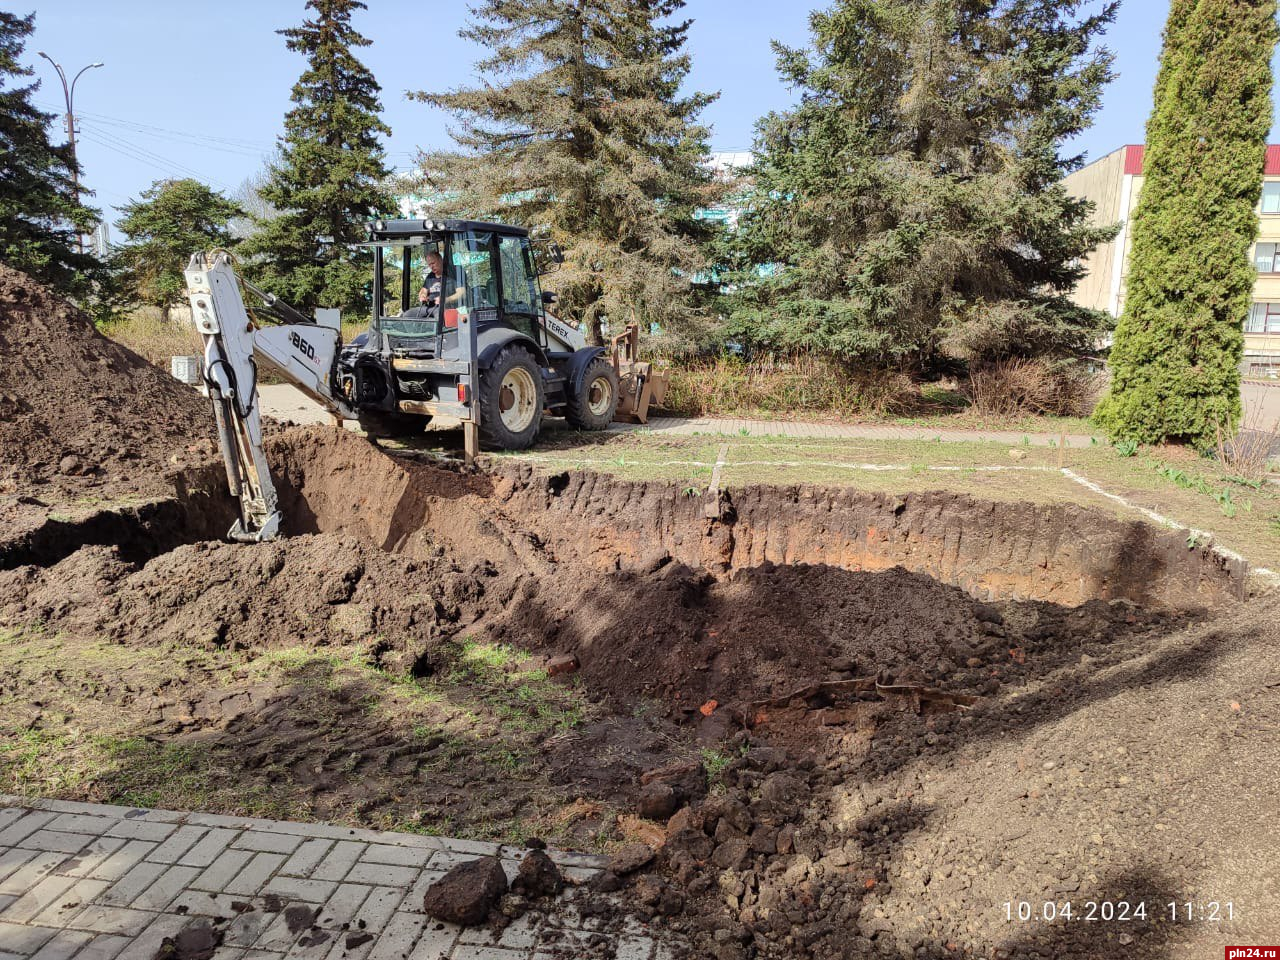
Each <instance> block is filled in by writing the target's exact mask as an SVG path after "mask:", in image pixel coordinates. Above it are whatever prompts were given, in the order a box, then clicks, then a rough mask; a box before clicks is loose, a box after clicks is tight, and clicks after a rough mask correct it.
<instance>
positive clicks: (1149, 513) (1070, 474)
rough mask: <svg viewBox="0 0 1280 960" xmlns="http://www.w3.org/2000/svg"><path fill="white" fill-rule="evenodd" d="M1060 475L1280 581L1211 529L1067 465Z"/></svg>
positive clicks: (1250, 568) (1219, 553) (1275, 574)
mask: <svg viewBox="0 0 1280 960" xmlns="http://www.w3.org/2000/svg"><path fill="white" fill-rule="evenodd" d="M1062 475H1063V476H1064V477H1066V478H1067V479H1068V480H1073V481H1075V482H1076V483H1078V484H1080V486H1082V487H1084V488H1085V489H1086V490H1092V491H1093V492H1094V493H1096V494H1098V495H1099V496H1103V497H1106V498H1107V499H1108V500H1112V501H1114V502H1115V503H1118V504H1120V505H1121V506H1123V507H1127V508H1128V509H1130V510H1136V511H1137V512H1138V513H1140V514H1142V515H1143V516H1144V517H1146V518H1147V519H1148V520H1150V521H1151V522H1152V523H1155V524H1158V525H1160V526H1162V527H1169V528H1171V529H1174V530H1185V531H1186V532H1187V533H1188V534H1191V535H1192V536H1194V537H1196V538H1197V539H1201V538H1203V539H1204V540H1206V541H1208V542H1209V549H1210V550H1211V551H1212V552H1213V553H1216V554H1217V555H1218V556H1220V557H1225V558H1226V559H1228V560H1234V561H1236V562H1237V563H1243V564H1245V565H1247V566H1248V567H1249V573H1250V574H1252V575H1255V576H1258V577H1262V578H1264V579H1268V580H1272V581H1274V582H1277V583H1280V574H1277V573H1276V572H1275V571H1274V570H1268V569H1267V568H1266V567H1255V566H1253V565H1252V564H1251V563H1250V562H1249V560H1248V559H1247V558H1246V557H1244V556H1242V555H1241V554H1238V553H1236V552H1235V551H1234V550H1229V549H1227V548H1226V547H1222V546H1219V545H1218V544H1217V542H1216V541H1217V535H1216V534H1215V533H1214V532H1213V531H1212V530H1197V529H1196V528H1195V527H1188V526H1187V525H1186V524H1185V523H1179V522H1178V521H1177V520H1174V519H1172V518H1170V517H1166V516H1165V515H1164V514H1162V513H1156V511H1154V510H1150V509H1148V508H1147V507H1143V506H1140V505H1138V504H1136V503H1134V502H1133V501H1131V500H1127V499H1125V498H1124V497H1122V496H1120V495H1119V494H1118V493H1112V492H1111V491H1109V490H1106V489H1104V488H1103V487H1101V486H1099V485H1098V484H1096V483H1094V482H1093V481H1092V480H1090V479H1088V478H1087V477H1082V476H1080V474H1078V473H1076V472H1074V471H1073V470H1071V469H1070V468H1068V467H1063V468H1062Z"/></svg>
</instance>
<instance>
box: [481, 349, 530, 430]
mask: <svg viewBox="0 0 1280 960" xmlns="http://www.w3.org/2000/svg"><path fill="white" fill-rule="evenodd" d="M479 400H480V439H481V441H482V442H483V443H484V444H485V446H488V447H495V448H497V449H499V450H524V449H526V448H528V447H531V446H533V441H534V440H535V439H536V438H537V436H538V428H539V426H541V421H542V408H543V406H544V398H543V392H542V368H541V367H539V366H538V361H537V360H535V359H534V358H533V356H532V355H531V354H530V353H529V351H528V350H525V349H524V348H523V347H519V346H516V345H515V344H512V345H510V346H507V347H504V348H503V349H502V351H501V352H500V353H499V354H498V356H497V357H495V358H494V361H493V363H492V364H491V365H490V367H489V369H488V370H486V371H485V372H484V373H483V374H481V376H480V397H479Z"/></svg>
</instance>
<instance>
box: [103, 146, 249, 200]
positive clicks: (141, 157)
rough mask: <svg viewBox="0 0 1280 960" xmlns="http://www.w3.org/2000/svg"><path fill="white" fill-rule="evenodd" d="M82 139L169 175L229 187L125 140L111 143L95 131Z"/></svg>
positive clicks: (225, 188) (224, 187) (226, 188)
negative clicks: (135, 146) (178, 175)
mask: <svg viewBox="0 0 1280 960" xmlns="http://www.w3.org/2000/svg"><path fill="white" fill-rule="evenodd" d="M84 139H86V140H88V141H89V142H91V143H95V144H97V145H98V146H100V147H105V148H106V149H107V150H111V151H113V152H115V153H118V154H120V155H121V156H124V157H128V158H129V159H130V160H134V161H136V162H138V163H143V164H146V165H147V166H149V167H154V168H155V169H157V170H160V171H161V172H163V173H166V174H168V175H170V176H173V175H174V174H186V175H187V176H192V177H196V178H197V179H200V180H207V181H209V182H210V183H212V184H214V185H216V186H220V187H221V188H222V189H224V190H230V189H231V187H229V186H228V185H227V184H226V183H223V182H222V181H221V180H217V179H215V178H213V177H206V176H205V175H204V174H202V173H200V172H199V171H198V170H193V169H192V168H191V167H188V166H185V165H183V164H180V163H177V162H175V161H173V160H170V159H168V158H166V157H162V156H160V155H159V154H156V153H151V152H150V151H143V150H141V149H139V148H134V147H132V146H130V145H129V144H128V143H127V142H124V141H120V140H117V141H116V142H115V143H112V142H110V141H108V140H105V139H101V138H100V136H99V134H98V133H97V132H86V133H85V134H84Z"/></svg>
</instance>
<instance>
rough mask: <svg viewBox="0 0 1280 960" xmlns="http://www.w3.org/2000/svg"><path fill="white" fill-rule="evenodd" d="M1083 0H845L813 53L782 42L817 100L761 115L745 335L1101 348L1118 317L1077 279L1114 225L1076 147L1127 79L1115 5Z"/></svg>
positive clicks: (874, 344) (976, 351)
mask: <svg viewBox="0 0 1280 960" xmlns="http://www.w3.org/2000/svg"><path fill="white" fill-rule="evenodd" d="M1080 7H1081V2H1080V0H838V2H837V3H836V4H835V6H834V7H833V8H831V9H830V10H829V11H826V12H819V13H815V14H813V15H812V17H811V20H810V23H811V28H812V33H813V42H812V48H811V49H808V50H804V49H792V48H787V47H784V46H782V45H778V44H775V51H776V53H777V56H778V68H779V70H780V72H781V74H782V77H783V79H784V80H785V81H786V82H787V84H788V85H789V86H792V87H794V88H797V89H799V90H800V91H801V100H800V103H799V105H798V106H796V107H795V108H794V109H791V110H787V111H784V112H779V113H772V114H769V115H768V116H766V117H765V118H764V119H763V120H762V121H761V122H760V124H759V126H758V136H757V144H756V149H757V161H756V164H755V167H754V169H753V171H752V172H753V174H754V178H755V182H756V189H755V192H754V194H753V196H752V198H751V201H750V206H749V209H748V211H747V213H746V215H745V216H744V217H743V219H742V221H741V229H740V230H739V232H738V234H737V236H736V238H735V242H734V244H733V247H732V253H733V255H734V258H735V261H736V264H735V265H736V266H737V267H738V269H739V270H740V271H742V273H743V277H742V281H743V282H742V284H741V286H740V293H739V294H738V295H737V296H736V297H734V298H732V300H731V306H732V312H733V327H734V332H735V333H736V335H738V336H740V337H743V338H745V339H748V340H756V341H757V342H762V343H766V344H771V345H780V346H790V347H804V348H815V349H819V350H822V351H825V352H829V353H831V354H834V355H836V356H840V357H844V358H848V359H851V360H852V359H857V360H862V361H870V362H875V363H882V364H900V365H904V366H909V365H928V364H929V363H930V362H931V361H932V360H934V359H935V358H936V357H937V356H938V355H940V354H941V353H942V352H943V351H944V349H945V350H947V351H948V352H950V353H952V354H958V355H961V356H967V357H970V358H996V357H1001V356H1010V355H1014V356H1016V355H1027V354H1044V353H1049V354H1069V353H1071V352H1073V351H1077V350H1083V349H1087V348H1088V347H1089V346H1090V345H1091V342H1092V340H1093V338H1094V337H1095V336H1096V334H1097V332H1098V330H1099V328H1100V326H1101V325H1102V324H1103V323H1104V322H1105V318H1104V317H1103V316H1102V315H1101V314H1099V313H1098V312H1095V311H1088V310H1081V309H1079V308H1076V307H1075V306H1073V305H1072V304H1071V303H1070V301H1069V300H1068V294H1069V292H1070V290H1071V288H1072V286H1073V285H1074V284H1075V282H1076V281H1077V279H1078V278H1079V277H1080V276H1081V268H1080V267H1079V265H1078V261H1079V260H1080V259H1081V258H1083V256H1084V255H1085V254H1086V253H1087V252H1088V251H1089V250H1091V249H1092V248H1093V247H1094V246H1095V245H1096V244H1097V243H1098V242H1100V241H1101V240H1104V239H1106V238H1107V237H1108V236H1110V235H1111V232H1112V228H1098V227H1094V226H1091V225H1090V224H1089V222H1088V219H1089V216H1090V213H1091V211H1092V206H1091V205H1090V204H1088V203H1085V202H1082V201H1079V200H1076V199H1073V198H1072V197H1070V196H1068V194H1067V193H1066V191H1065V190H1064V189H1063V186H1062V183H1061V180H1062V177H1063V175H1064V174H1065V173H1067V172H1070V171H1071V170H1074V169H1077V168H1078V167H1079V166H1080V165H1081V164H1082V162H1083V159H1082V158H1081V157H1078V156H1061V155H1060V149H1059V148H1060V147H1061V146H1062V144H1063V142H1064V140H1066V139H1067V138H1069V137H1071V136H1072V135H1074V134H1076V133H1078V132H1079V131H1081V130H1083V129H1084V128H1085V127H1086V126H1087V125H1088V124H1089V122H1090V119H1091V117H1092V116H1093V114H1094V112H1095V111H1096V110H1097V108H1098V105H1099V101H1100V94H1101V90H1102V88H1103V86H1104V85H1105V84H1106V83H1107V81H1108V80H1109V79H1110V78H1111V75H1112V74H1111V62H1112V56H1111V54H1110V53H1109V52H1108V51H1106V50H1105V49H1104V48H1100V47H1098V46H1097V40H1098V38H1099V36H1100V34H1101V33H1102V31H1103V30H1104V29H1105V27H1106V25H1107V24H1108V23H1110V22H1111V20H1112V19H1113V17H1114V14H1115V6H1114V4H1110V3H1108V4H1105V5H1104V6H1103V7H1102V8H1101V9H1100V10H1099V11H1098V12H1096V13H1095V14H1093V15H1087V16H1086V15H1082V14H1081V13H1080ZM760 264H773V265H776V266H777V269H776V270H775V271H774V272H773V273H772V275H771V276H769V277H766V278H764V279H761V278H759V277H756V276H754V275H753V273H752V270H753V269H754V268H756V267H757V266H758V265H760Z"/></svg>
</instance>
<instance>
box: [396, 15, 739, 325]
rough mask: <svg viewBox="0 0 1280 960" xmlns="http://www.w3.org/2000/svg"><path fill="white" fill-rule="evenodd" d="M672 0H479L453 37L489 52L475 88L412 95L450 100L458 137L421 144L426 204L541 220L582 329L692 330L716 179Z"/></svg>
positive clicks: (565, 308) (683, 27)
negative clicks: (425, 148)
mask: <svg viewBox="0 0 1280 960" xmlns="http://www.w3.org/2000/svg"><path fill="white" fill-rule="evenodd" d="M683 6H684V0H483V2H481V3H479V4H477V5H476V6H474V7H472V10H471V13H472V23H471V24H470V25H469V26H468V27H467V28H466V29H464V30H463V31H462V34H461V35H462V36H463V37H465V38H467V39H470V40H474V41H476V42H477V43H480V44H482V45H483V46H485V47H487V48H488V49H489V50H490V51H492V55H491V56H490V57H488V58H487V59H485V60H483V61H481V62H480V63H479V64H478V65H477V69H478V71H480V72H481V73H483V74H485V75H487V76H488V77H489V78H490V79H489V80H487V81H486V82H485V83H483V84H482V85H480V86H478V87H474V88H470V89H457V90H454V91H452V92H449V93H426V92H423V93H415V94H411V96H413V97H415V98H417V99H419V100H422V101H425V102H427V103H430V104H433V105H435V106H438V107H441V108H443V109H445V110H447V111H449V112H450V113H451V114H453V116H454V117H455V118H456V119H457V124H458V125H457V127H456V128H455V129H454V130H452V133H453V136H454V139H455V140H456V141H457V143H458V144H459V146H460V147H461V148H462V149H461V150H460V151H457V152H453V151H438V152H433V153H428V154H425V155H424V156H423V157H422V158H421V162H422V168H423V171H424V175H425V178H426V181H427V185H428V187H429V188H432V189H435V190H437V191H439V192H440V193H441V194H443V195H444V197H445V200H444V202H443V203H442V204H441V207H440V209H441V210H450V211H457V212H466V213H467V214H469V215H471V216H490V217H494V218H497V219H501V220H505V221H510V222H515V223H519V224H522V225H525V226H529V227H544V228H548V231H549V235H550V237H551V239H553V240H555V241H556V242H558V243H559V244H561V246H563V247H564V248H565V250H566V252H567V255H568V260H567V262H566V264H565V267H564V269H563V270H562V271H560V272H559V273H558V274H557V275H556V278H555V287H556V292H557V294H558V295H559V297H560V309H561V311H562V313H563V314H564V315H565V316H566V317H567V318H569V319H574V320H578V321H582V322H583V323H584V324H585V328H586V329H587V330H588V331H589V332H590V333H591V334H592V336H593V339H595V340H596V341H597V342H598V341H599V339H600V336H601V322H602V321H603V320H604V319H605V318H609V319H610V320H611V321H612V322H613V324H614V325H615V328H616V327H617V326H620V325H621V324H622V323H625V322H629V321H632V320H638V321H640V322H642V323H644V324H648V323H657V324H660V325H661V326H662V327H663V329H664V331H665V332H667V333H668V334H672V335H677V336H686V337H687V336H689V335H691V334H694V333H695V332H696V330H697V328H698V326H699V323H698V321H699V320H700V319H702V320H705V319H706V316H705V314H703V313H701V312H700V310H699V308H698V305H697V304H696V302H695V301H696V299H697V297H696V295H695V294H694V292H693V291H692V289H691V281H692V279H693V277H694V275H695V273H696V272H697V271H698V270H700V269H701V268H702V267H703V266H704V265H705V254H704V249H703V247H704V243H705V241H706V239H707V238H708V235H709V232H708V229H707V227H706V226H704V225H703V224H701V223H700V222H699V221H697V220H695V219H694V216H693V214H694V211H695V209H696V208H697V207H698V206H699V205H702V204H704V203H706V202H709V201H710V200H712V199H713V198H714V197H715V196H716V194H717V191H718V186H717V184H716V183H715V182H714V181H713V179H712V178H711V176H710V174H709V173H708V172H707V171H706V169H705V168H704V166H703V161H704V160H705V159H706V157H707V151H708V148H707V137H708V131H707V129H706V128H705V127H703V126H701V125H699V124H698V123H697V117H698V115H699V113H700V112H701V111H702V110H703V108H704V107H706V105H707V104H708V103H710V102H711V101H712V100H713V99H714V96H711V95H707V94H702V93H694V94H690V95H688V96H681V95H680V85H681V82H682V81H683V80H684V78H685V77H686V76H687V75H688V73H689V66H690V61H689V56H688V54H686V53H682V52H681V51H682V49H683V47H684V43H685V38H686V34H687V32H688V29H689V21H672V19H671V18H672V17H673V16H674V15H676V14H677V13H679V11H680V10H681V9H682V8H683Z"/></svg>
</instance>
